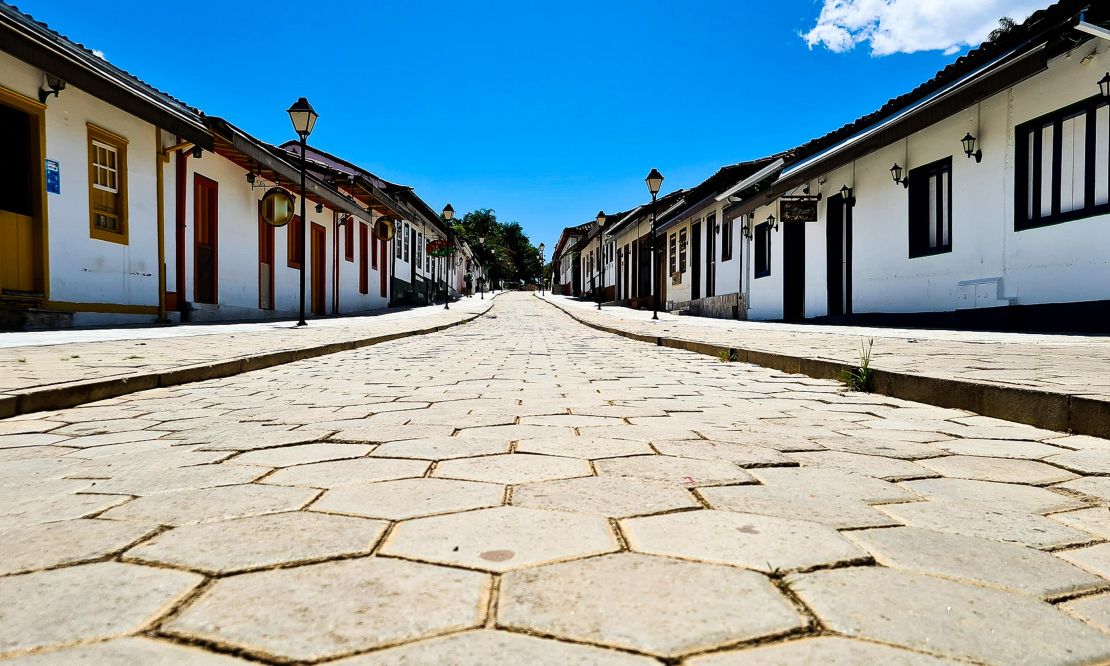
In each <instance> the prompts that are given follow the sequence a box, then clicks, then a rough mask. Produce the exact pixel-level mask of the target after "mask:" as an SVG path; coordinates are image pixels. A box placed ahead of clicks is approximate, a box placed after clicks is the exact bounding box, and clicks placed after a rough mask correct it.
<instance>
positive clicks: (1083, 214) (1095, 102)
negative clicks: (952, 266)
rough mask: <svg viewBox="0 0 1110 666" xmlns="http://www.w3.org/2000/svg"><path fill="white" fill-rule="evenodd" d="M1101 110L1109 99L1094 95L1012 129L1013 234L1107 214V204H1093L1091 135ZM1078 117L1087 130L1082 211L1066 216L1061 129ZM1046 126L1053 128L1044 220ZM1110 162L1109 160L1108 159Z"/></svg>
mask: <svg viewBox="0 0 1110 666" xmlns="http://www.w3.org/2000/svg"><path fill="white" fill-rule="evenodd" d="M1104 106H1110V99H1107V98H1105V97H1103V96H1102V95H1094V96H1091V97H1088V98H1087V99H1084V100H1080V101H1079V102H1076V103H1075V104H1069V105H1068V106H1065V107H1062V108H1059V109H1057V110H1055V111H1053V112H1051V113H1046V114H1044V115H1042V116H1039V117H1037V118H1033V119H1032V120H1027V121H1025V122H1023V123H1021V124H1019V125H1017V126H1016V127H1015V128H1014V231H1025V230H1027V229H1039V228H1041V227H1048V226H1052V225H1055V224H1061V223H1064V222H1071V221H1073V220H1081V219H1084V218H1088V217H1097V216H1099V215H1106V214H1107V213H1110V201H1107V202H1106V203H1104V204H1097V205H1096V204H1095V203H1094V197H1095V171H1096V170H1095V165H1096V160H1097V157H1098V156H1097V154H1096V152H1097V150H1098V147H1097V141H1096V139H1097V134H1096V132H1095V131H1094V128H1095V127H1096V121H1097V118H1098V110H1099V109H1100V108H1102V107H1104ZM1079 115H1086V116H1087V118H1086V128H1087V129H1088V131H1087V136H1086V138H1085V148H1086V150H1085V152H1084V169H1085V173H1084V181H1083V186H1084V197H1083V198H1084V202H1083V207H1082V208H1077V209H1075V210H1070V211H1067V212H1064V213H1062V212H1060V177H1061V171H1062V170H1061V163H1060V157H1061V153H1062V146H1063V138H1062V137H1063V135H1062V128H1063V123H1064V121H1066V120H1070V119H1071V118H1074V117H1076V116H1079ZM1048 125H1052V146H1050V147H1049V148H1050V149H1051V150H1052V157H1053V160H1052V180H1053V187H1052V188H1051V190H1052V212H1050V213H1049V214H1048V215H1047V216H1042V215H1041V212H1040V211H1041V203H1042V201H1041V191H1042V190H1043V187H1042V184H1043V183H1042V176H1043V172H1044V169H1043V163H1044V162H1043V155H1044V152H1043V151H1044V150H1045V146H1044V145H1042V144H1043V143H1044V141H1043V137H1044V134H1043V131H1036V130H1043V129H1044V128H1045V127H1047V126H1048ZM1030 132H1033V134H1034V137H1033V142H1032V143H1033V145H1032V146H1030V145H1029V144H1030V141H1029V134H1030ZM1030 152H1032V156H1033V164H1034V165H1035V169H1034V171H1033V192H1032V195H1033V201H1032V206H1031V207H1032V210H1033V217H1032V219H1030V217H1029V216H1028V214H1027V213H1028V211H1029V207H1030V205H1029V195H1030V192H1029V172H1028V169H1029V157H1030ZM1107 159H1108V160H1110V156H1107ZM1107 178H1108V179H1110V164H1108V168H1107Z"/></svg>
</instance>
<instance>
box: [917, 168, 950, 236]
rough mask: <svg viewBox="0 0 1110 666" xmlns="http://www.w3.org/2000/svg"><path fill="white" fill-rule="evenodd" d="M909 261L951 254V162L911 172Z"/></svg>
mask: <svg viewBox="0 0 1110 666" xmlns="http://www.w3.org/2000/svg"><path fill="white" fill-rule="evenodd" d="M909 179H910V192H909V197H910V258H913V257H926V256H929V255H933V254H940V253H942V252H951V251H952V158H951V157H946V158H945V159H943V160H940V161H937V162H933V163H932V164H926V165H925V166H923V167H918V168H916V169H911V170H910V174H909Z"/></svg>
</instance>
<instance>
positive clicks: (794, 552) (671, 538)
mask: <svg viewBox="0 0 1110 666" xmlns="http://www.w3.org/2000/svg"><path fill="white" fill-rule="evenodd" d="M621 525H622V527H623V529H624V532H625V536H626V538H627V539H628V545H629V547H631V548H632V550H637V551H640V552H642V553H651V554H653V555H670V556H675V557H682V558H687V559H692V560H701V561H704V562H715V563H718V564H733V565H736V566H741V567H746V568H748V569H756V570H758V571H764V572H767V573H773V572H777V571H780V570H791V569H809V568H812V567H817V566H831V565H834V564H847V563H851V562H864V561H867V560H869V558H868V556H867V553H865V552H864V551H862V550H860V549H859V548H858V547H856V546H855V545H853V544H852V543H851V542H849V541H847V540H845V539H844V538H843V537H841V536H840V534H839V533H837V531H836V530H834V529H832V528H830V527H826V526H825V525H821V524H818V523H813V522H807V521H803V520H791V519H788V518H777V517H773V516H761V515H757V514H752V513H734V512H731V511H684V512H682V513H671V514H667V515H664V516H649V517H646V518H631V519H629V520H625V521H622V523H621Z"/></svg>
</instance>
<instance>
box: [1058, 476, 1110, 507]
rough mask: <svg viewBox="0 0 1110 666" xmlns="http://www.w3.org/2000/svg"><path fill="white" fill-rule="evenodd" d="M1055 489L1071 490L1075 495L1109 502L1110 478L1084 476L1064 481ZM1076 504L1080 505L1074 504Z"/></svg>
mask: <svg viewBox="0 0 1110 666" xmlns="http://www.w3.org/2000/svg"><path fill="white" fill-rule="evenodd" d="M1055 487H1056V488H1063V489H1065V490H1071V491H1074V492H1077V493H1082V494H1084V495H1090V496H1091V497H1096V498H1098V499H1100V500H1103V501H1105V502H1110V477H1106V476H1084V477H1080V478H1078V479H1073V480H1071V481H1066V482H1064V483H1061V484H1059V485H1057V486H1055ZM1076 504H1080V503H1079V502H1076ZM1068 508H1072V509H1074V508H1077V507H1074V506H1072V507H1068Z"/></svg>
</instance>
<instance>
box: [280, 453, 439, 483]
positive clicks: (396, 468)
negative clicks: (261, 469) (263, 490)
mask: <svg viewBox="0 0 1110 666" xmlns="http://www.w3.org/2000/svg"><path fill="white" fill-rule="evenodd" d="M429 467H431V463H427V462H424V461H422V460H395V459H392V458H355V459H354V460H334V461H332V462H321V463H312V464H310V465H297V466H296V467H286V468H284V469H279V470H278V471H276V472H274V473H273V474H271V475H270V476H268V477H266V479H265V482H266V483H267V484H272V485H276V486H309V487H312V488H335V487H337V486H342V485H344V484H347V483H369V482H372V481H390V480H392V479H408V478H413V477H420V476H424V474H425V473H426V472H427V471H428V468H429Z"/></svg>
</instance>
